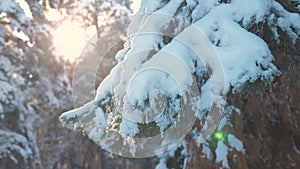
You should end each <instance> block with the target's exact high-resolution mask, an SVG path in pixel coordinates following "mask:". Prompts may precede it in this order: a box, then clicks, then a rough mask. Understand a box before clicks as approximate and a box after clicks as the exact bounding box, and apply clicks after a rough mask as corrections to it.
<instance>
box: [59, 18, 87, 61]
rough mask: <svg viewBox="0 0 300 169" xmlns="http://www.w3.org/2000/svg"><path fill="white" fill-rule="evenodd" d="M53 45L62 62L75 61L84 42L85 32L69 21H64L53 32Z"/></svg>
mask: <svg viewBox="0 0 300 169" xmlns="http://www.w3.org/2000/svg"><path fill="white" fill-rule="evenodd" d="M53 36H54V37H53V43H54V46H55V48H56V49H57V51H58V52H59V53H60V55H62V57H63V59H64V60H68V61H75V60H76V58H78V57H79V55H80V53H81V50H82V49H83V47H84V45H85V42H86V31H85V30H84V29H83V28H81V27H80V25H79V24H76V23H75V22H72V21H71V20H67V21H64V22H63V23H62V24H61V25H60V26H59V27H58V28H57V29H56V31H55V32H54V35H53Z"/></svg>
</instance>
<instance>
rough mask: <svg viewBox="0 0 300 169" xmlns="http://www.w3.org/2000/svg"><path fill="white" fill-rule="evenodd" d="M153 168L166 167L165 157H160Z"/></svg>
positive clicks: (166, 168) (160, 168)
mask: <svg viewBox="0 0 300 169" xmlns="http://www.w3.org/2000/svg"><path fill="white" fill-rule="evenodd" d="M155 169H168V167H167V164H166V159H164V158H163V159H161V160H160V161H159V163H158V165H157V166H156V167H155Z"/></svg>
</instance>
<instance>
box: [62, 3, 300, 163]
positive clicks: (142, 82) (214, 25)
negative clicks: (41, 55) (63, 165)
mask: <svg viewBox="0 0 300 169" xmlns="http://www.w3.org/2000/svg"><path fill="white" fill-rule="evenodd" d="M182 2H183V0H174V1H170V2H168V3H166V4H165V3H161V1H159V0H154V1H150V0H149V1H146V0H145V1H143V2H142V4H141V8H140V11H139V12H138V13H137V16H136V17H135V18H134V19H133V21H132V22H131V24H130V26H129V28H128V33H127V34H128V35H127V36H128V41H127V45H126V48H124V49H123V50H122V51H120V52H119V53H118V54H117V56H116V58H117V59H118V60H119V63H118V64H117V65H116V66H115V68H114V69H113V70H112V71H111V73H110V74H109V76H108V77H107V78H105V80H104V81H103V82H102V83H101V84H100V86H99V87H98V89H97V96H96V98H95V100H93V101H92V104H93V105H91V104H88V105H85V106H84V107H82V108H79V109H77V110H74V111H71V112H68V113H66V114H63V115H62V119H73V120H74V118H76V116H75V114H77V117H79V118H80V116H84V117H85V116H88V115H86V114H85V113H83V114H82V113H80V112H81V111H82V110H84V112H86V113H87V114H93V116H92V117H93V118H92V119H91V120H92V121H94V122H97V121H101V123H105V121H108V123H114V122H115V121H114V120H113V119H114V118H113V116H117V115H118V116H122V122H120V129H119V131H118V132H119V134H121V136H122V137H128V136H132V137H133V136H135V135H136V134H137V133H138V132H140V131H139V128H138V123H149V122H151V121H153V120H154V121H155V122H156V123H157V124H158V126H159V127H160V131H161V132H164V130H165V129H166V127H167V126H168V125H169V124H170V122H174V121H172V120H171V121H168V118H165V117H168V116H164V115H165V114H159V113H161V112H163V107H164V105H166V103H165V99H166V98H168V99H170V100H172V101H174V102H175V101H176V99H174V98H176V96H181V97H182V98H183V100H185V101H186V100H188V99H187V97H190V96H189V95H188V94H186V93H191V95H192V96H195V95H197V96H196V97H192V98H191V100H193V102H192V103H193V104H192V105H193V106H195V109H192V110H193V111H194V113H195V116H196V117H197V118H198V119H200V120H201V119H202V118H203V117H204V115H205V113H206V112H207V111H209V110H210V108H211V106H212V103H215V104H217V107H218V108H219V110H220V111H219V112H216V113H215V114H214V115H215V116H216V117H219V118H218V119H217V120H218V122H220V124H219V127H218V124H216V123H215V122H214V121H213V120H214V118H213V117H214V115H209V116H208V117H207V121H208V122H207V123H206V124H205V125H204V127H203V128H204V129H207V130H208V131H207V132H212V131H214V129H216V128H217V127H218V128H217V129H221V128H223V127H224V126H225V125H227V124H228V123H229V121H228V119H227V118H226V117H223V118H221V117H222V116H221V115H222V112H223V110H224V106H225V105H226V101H225V95H226V94H228V93H229V92H232V93H236V92H239V90H240V89H241V87H242V86H243V85H245V84H247V83H253V82H254V81H256V80H258V79H262V80H270V81H271V80H273V76H275V75H278V74H280V71H279V70H278V69H277V68H276V66H275V65H274V64H273V63H272V62H273V61H274V58H273V55H272V53H271V51H270V49H269V47H268V45H267V44H266V42H265V41H264V40H263V39H261V38H260V37H259V36H257V35H255V34H254V33H251V32H249V31H248V29H250V28H251V26H253V25H254V24H257V23H262V22H264V23H267V24H268V25H272V28H273V29H272V31H273V33H274V35H275V38H279V35H278V33H277V28H276V27H278V28H280V29H282V30H283V31H285V32H287V33H288V35H289V36H290V37H291V38H292V40H293V42H295V41H296V40H297V39H298V36H299V34H300V18H299V17H300V16H299V15H298V14H295V13H290V12H288V11H286V10H285V9H284V8H283V7H282V6H281V5H280V4H279V3H277V2H276V1H274V0H266V1H261V0H252V1H251V2H250V1H246V0H232V1H231V3H228V4H227V3H220V2H219V1H218V0H212V1H199V3H196V1H192V0H189V1H187V4H188V6H190V7H195V9H194V10H193V13H192V14H191V16H190V17H191V18H190V19H191V22H192V23H189V21H186V20H185V19H186V18H185V15H184V14H182V13H181V14H180V15H179V16H178V17H177V16H176V18H175V17H174V15H177V14H178V11H177V9H178V7H179V6H180V5H181V4H182ZM249 4H251V5H249ZM187 15H189V14H187ZM174 20H177V21H178V23H179V24H178V26H177V29H175V28H174V29H171V30H168V31H170V32H169V33H166V34H167V35H168V36H172V37H173V39H172V41H170V42H168V43H166V44H165V43H164V42H163V35H164V32H163V30H164V29H168V24H170V23H171V21H174ZM181 28H182V29H181ZM196 61H197V63H198V65H197V66H195V62H196ZM203 72H208V73H209V75H210V77H209V78H208V80H207V81H206V82H205V83H204V84H201V85H202V86H200V89H201V90H199V91H195V90H191V87H192V86H193V84H194V83H195V81H194V79H193V75H194V73H195V74H196V75H197V76H199V78H203V76H204V74H203ZM159 95H162V96H159ZM107 97H109V98H111V100H112V101H113V102H114V105H113V106H111V107H113V108H114V110H113V111H112V112H106V111H105V110H103V109H102V108H103V107H106V106H110V105H106V104H105V103H104V102H103V100H105V98H107ZM156 99H158V100H161V105H158V104H155V100H156ZM178 105H179V103H178ZM97 106H98V107H99V109H97V111H95V110H96V109H95V107H97ZM100 106H101V108H100ZM170 107H171V108H173V110H176V111H177V110H178V109H179V108H180V107H179V106H178V107H176V106H174V107H172V106H170ZM150 109H154V110H156V111H157V112H159V113H158V114H154V115H158V116H157V117H158V118H154V117H155V116H152V115H153V114H151V115H147V113H149V112H150V113H151V111H150ZM233 109H234V108H232V109H230V111H232V110H233ZM115 110H116V111H115ZM176 111H173V113H174V112H176ZM236 111H237V113H240V111H238V110H236ZM95 113H97V114H98V115H94V114H95ZM106 113H107V114H109V118H107V119H106V118H105V114H106ZM68 114H69V115H68ZM169 115H171V116H172V115H174V114H172V113H170V114H169ZM120 118H121V117H120ZM210 122H214V125H210ZM116 125H117V124H116ZM92 126H94V124H93V125H92ZM96 126H97V125H96ZM105 127H106V125H103V126H102V125H98V126H97V127H96V128H97V130H93V129H92V130H90V129H89V131H91V132H90V133H89V136H91V135H93V137H94V136H95V135H97V131H99V130H103V131H105V130H106V128H105ZM207 132H204V133H202V131H201V132H199V133H200V134H199V133H197V132H193V133H194V137H195V138H198V139H199V140H200V139H201V138H202V139H203V138H204V136H203V135H205V134H207V135H208V134H211V133H207ZM100 133H101V132H100ZM227 137H228V145H225V144H224V143H223V142H222V141H218V145H217V148H216V155H217V158H216V162H221V163H222V166H223V167H224V168H229V165H228V161H227V152H228V149H229V148H228V146H229V147H230V148H234V149H236V150H238V151H241V152H244V149H243V143H242V141H240V140H239V139H238V138H236V137H235V136H234V135H233V134H229V135H228V136H227ZM205 139H207V137H206V136H205ZM127 140H129V139H127ZM125 141H126V140H125ZM131 141H132V140H131ZM201 141H205V140H201ZM201 141H199V142H197V143H199V144H200V143H203V142H201ZM208 149H209V148H208V146H207V147H205V146H203V153H204V154H205V156H207V157H211V152H210V151H209V150H208ZM158 166H161V167H166V166H164V161H161V162H160V164H159V165H158Z"/></svg>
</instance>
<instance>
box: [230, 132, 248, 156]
mask: <svg viewBox="0 0 300 169" xmlns="http://www.w3.org/2000/svg"><path fill="white" fill-rule="evenodd" d="M227 137H228V143H229V145H230V146H231V147H232V148H235V149H236V150H237V151H240V152H243V153H244V152H245V150H244V145H243V142H242V141H241V140H239V139H238V138H236V137H235V136H234V135H232V134H228V136H227Z"/></svg>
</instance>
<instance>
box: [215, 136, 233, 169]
mask: <svg viewBox="0 0 300 169" xmlns="http://www.w3.org/2000/svg"><path fill="white" fill-rule="evenodd" d="M215 152H216V156H217V157H216V162H217V163H221V164H222V168H230V167H229V164H228V160H227V154H228V147H227V146H226V145H225V144H224V143H223V141H218V144H217V148H216V151H215Z"/></svg>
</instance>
